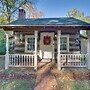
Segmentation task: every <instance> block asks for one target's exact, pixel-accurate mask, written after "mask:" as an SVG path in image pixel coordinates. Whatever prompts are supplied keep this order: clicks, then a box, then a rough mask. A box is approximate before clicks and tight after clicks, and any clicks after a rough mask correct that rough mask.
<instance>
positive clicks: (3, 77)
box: [0, 59, 36, 90]
mask: <svg viewBox="0 0 90 90" xmlns="http://www.w3.org/2000/svg"><path fill="white" fill-rule="evenodd" d="M35 79H36V76H35V74H31V72H30V70H26V69H14V68H13V69H9V70H5V69H4V60H2V59H0V90H34V85H35Z"/></svg>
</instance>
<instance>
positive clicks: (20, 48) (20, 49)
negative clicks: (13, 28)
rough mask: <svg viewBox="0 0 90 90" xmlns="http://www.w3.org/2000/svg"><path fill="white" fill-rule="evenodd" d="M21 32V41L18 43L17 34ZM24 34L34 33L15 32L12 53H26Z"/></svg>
mask: <svg viewBox="0 0 90 90" xmlns="http://www.w3.org/2000/svg"><path fill="white" fill-rule="evenodd" d="M20 34H23V39H22V42H21V43H20V41H19V35H20ZM25 35H34V33H30V32H28V33H27V32H15V36H16V37H17V39H16V41H15V45H14V53H20V54H22V53H25V54H27V52H25Z"/></svg>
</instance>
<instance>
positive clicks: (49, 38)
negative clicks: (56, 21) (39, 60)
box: [43, 36, 51, 45]
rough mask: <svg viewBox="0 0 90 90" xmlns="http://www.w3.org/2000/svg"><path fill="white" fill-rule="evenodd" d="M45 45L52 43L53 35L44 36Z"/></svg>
mask: <svg viewBox="0 0 90 90" xmlns="http://www.w3.org/2000/svg"><path fill="white" fill-rule="evenodd" d="M43 41H44V45H50V43H51V37H50V36H44V40H43Z"/></svg>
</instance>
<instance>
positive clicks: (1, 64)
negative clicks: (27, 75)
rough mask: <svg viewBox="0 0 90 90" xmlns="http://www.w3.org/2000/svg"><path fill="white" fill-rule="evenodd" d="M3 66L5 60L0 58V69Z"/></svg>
mask: <svg viewBox="0 0 90 90" xmlns="http://www.w3.org/2000/svg"><path fill="white" fill-rule="evenodd" d="M4 67H5V61H4V60H2V59H1V58H0V70H1V69H4Z"/></svg>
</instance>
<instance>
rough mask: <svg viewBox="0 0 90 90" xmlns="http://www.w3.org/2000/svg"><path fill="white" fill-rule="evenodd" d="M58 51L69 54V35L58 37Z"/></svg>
mask: <svg viewBox="0 0 90 90" xmlns="http://www.w3.org/2000/svg"><path fill="white" fill-rule="evenodd" d="M60 51H61V52H69V35H62V36H60Z"/></svg>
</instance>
